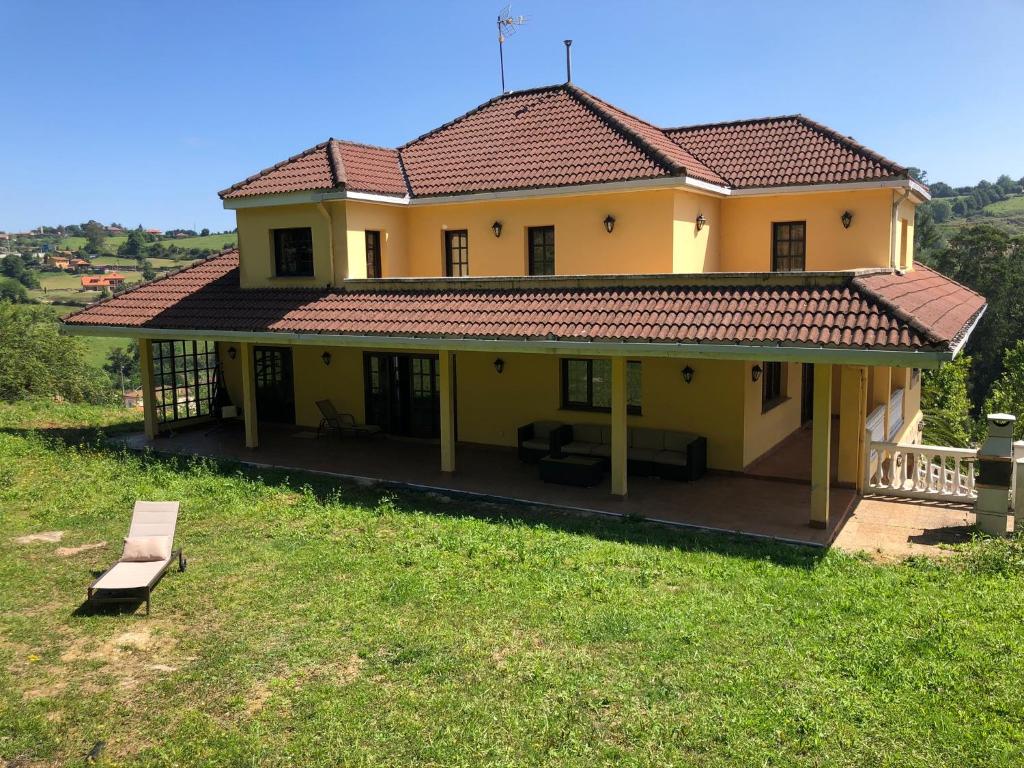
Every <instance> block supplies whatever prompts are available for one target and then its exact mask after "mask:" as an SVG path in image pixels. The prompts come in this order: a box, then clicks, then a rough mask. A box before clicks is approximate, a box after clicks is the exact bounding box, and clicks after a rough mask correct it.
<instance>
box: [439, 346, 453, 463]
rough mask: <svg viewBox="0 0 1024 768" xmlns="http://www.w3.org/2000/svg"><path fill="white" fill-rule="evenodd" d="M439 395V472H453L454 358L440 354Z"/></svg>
mask: <svg viewBox="0 0 1024 768" xmlns="http://www.w3.org/2000/svg"><path fill="white" fill-rule="evenodd" d="M437 363H438V379H439V385H440V389H441V391H440V395H441V471H442V472H454V471H455V382H454V376H453V370H452V369H453V367H454V356H453V355H452V353H451V352H441V353H440V354H439V355H438V356H437Z"/></svg>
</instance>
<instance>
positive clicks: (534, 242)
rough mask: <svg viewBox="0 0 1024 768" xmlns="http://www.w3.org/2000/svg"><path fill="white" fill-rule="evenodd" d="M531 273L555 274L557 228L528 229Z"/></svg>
mask: <svg viewBox="0 0 1024 768" xmlns="http://www.w3.org/2000/svg"><path fill="white" fill-rule="evenodd" d="M527 244H528V247H529V267H530V274H531V275H553V274H555V228H554V227H530V228H529V229H528V230H527Z"/></svg>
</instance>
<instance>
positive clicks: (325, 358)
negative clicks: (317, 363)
mask: <svg viewBox="0 0 1024 768" xmlns="http://www.w3.org/2000/svg"><path fill="white" fill-rule="evenodd" d="M320 359H321V360H323V361H324V365H330V364H331V353H330V352H324V353H323V354H322V355H320Z"/></svg>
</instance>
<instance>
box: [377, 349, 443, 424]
mask: <svg viewBox="0 0 1024 768" xmlns="http://www.w3.org/2000/svg"><path fill="white" fill-rule="evenodd" d="M363 372H364V378H365V385H366V423H367V424H376V425H377V426H379V427H380V428H381V429H382V430H383V431H384V432H387V433H389V434H392V435H406V436H408V437H438V436H439V435H440V434H441V429H440V414H441V398H440V394H439V393H440V382H439V374H438V368H437V356H436V355H408V354H390V353H385V352H366V353H364V355H363Z"/></svg>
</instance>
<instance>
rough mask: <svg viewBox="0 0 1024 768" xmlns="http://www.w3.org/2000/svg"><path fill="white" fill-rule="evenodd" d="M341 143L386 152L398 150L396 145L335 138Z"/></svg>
mask: <svg viewBox="0 0 1024 768" xmlns="http://www.w3.org/2000/svg"><path fill="white" fill-rule="evenodd" d="M333 140H334V141H336V142H338V143H339V144H348V145H349V146H351V147H363V148H364V149H380V150H383V151H385V152H397V151H398V149H397V148H395V147H385V146H383V145H382V144H369V143H368V142H365V141H353V140H352V139H333Z"/></svg>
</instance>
